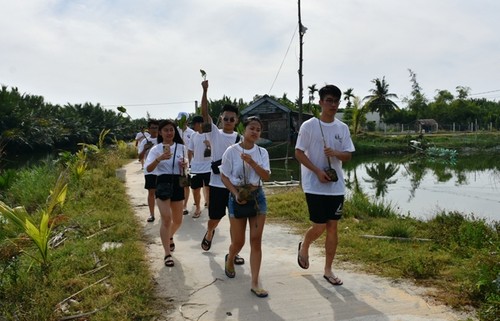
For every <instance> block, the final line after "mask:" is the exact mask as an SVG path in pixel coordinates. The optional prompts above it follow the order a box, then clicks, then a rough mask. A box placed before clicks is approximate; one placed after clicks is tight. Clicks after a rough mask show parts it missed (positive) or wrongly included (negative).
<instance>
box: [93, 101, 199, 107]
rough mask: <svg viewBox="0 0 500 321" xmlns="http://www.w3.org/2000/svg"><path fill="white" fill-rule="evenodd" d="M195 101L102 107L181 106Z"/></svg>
mask: <svg viewBox="0 0 500 321" xmlns="http://www.w3.org/2000/svg"><path fill="white" fill-rule="evenodd" d="M195 102H196V101H195V100H190V101H177V102H170V103H150V104H112V105H101V106H103V107H114V106H123V107H138V106H159V105H180V104H192V103H195Z"/></svg>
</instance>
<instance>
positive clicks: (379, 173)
mask: <svg viewBox="0 0 500 321" xmlns="http://www.w3.org/2000/svg"><path fill="white" fill-rule="evenodd" d="M365 168H366V173H367V174H368V176H370V177H371V179H363V180H364V181H365V182H367V183H371V184H372V187H373V188H374V189H375V196H376V197H379V196H382V197H384V196H385V194H386V193H387V188H388V186H389V184H394V183H396V181H397V180H396V179H391V178H392V177H394V175H396V173H397V172H398V170H399V165H395V164H392V163H383V162H379V163H377V164H376V165H370V166H365Z"/></svg>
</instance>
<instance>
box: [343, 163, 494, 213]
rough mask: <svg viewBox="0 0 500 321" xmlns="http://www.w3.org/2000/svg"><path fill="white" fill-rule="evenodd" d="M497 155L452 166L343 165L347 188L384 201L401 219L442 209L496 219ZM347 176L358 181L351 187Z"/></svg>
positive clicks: (442, 164)
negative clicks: (363, 191) (402, 215)
mask: <svg viewBox="0 0 500 321" xmlns="http://www.w3.org/2000/svg"><path fill="white" fill-rule="evenodd" d="M497 159H498V155H475V156H463V157H459V159H458V161H457V163H456V164H455V165H453V164H448V163H440V162H428V161H425V160H422V159H415V158H412V157H407V156H391V157H371V158H362V159H358V160H355V161H353V162H352V163H350V164H349V163H346V164H345V171H346V182H347V186H348V189H349V190H350V191H351V192H353V191H354V189H353V187H355V186H356V184H361V186H359V187H357V188H358V189H362V190H365V192H366V194H368V195H369V196H371V197H372V198H373V199H374V200H378V199H379V198H383V200H384V201H385V202H387V203H390V204H392V206H393V207H395V209H396V210H399V212H400V213H401V214H406V213H409V214H410V215H412V216H414V217H419V218H424V219H425V218H430V217H432V216H433V215H434V214H435V213H437V212H438V211H441V210H447V211H459V212H461V213H465V214H474V215H475V216H478V217H483V218H487V219H494V220H498V219H500V213H499V212H500V211H499V210H500V169H499V166H500V163H499V162H498V161H497ZM352 177H360V178H361V180H358V181H357V182H356V183H355V182H353V181H351V178H352Z"/></svg>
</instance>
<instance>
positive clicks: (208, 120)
mask: <svg viewBox="0 0 500 321" xmlns="http://www.w3.org/2000/svg"><path fill="white" fill-rule="evenodd" d="M201 87H202V88H203V94H202V96H201V115H202V116H203V121H205V123H212V117H210V114H209V113H208V98H207V91H208V80H204V81H202V83H201Z"/></svg>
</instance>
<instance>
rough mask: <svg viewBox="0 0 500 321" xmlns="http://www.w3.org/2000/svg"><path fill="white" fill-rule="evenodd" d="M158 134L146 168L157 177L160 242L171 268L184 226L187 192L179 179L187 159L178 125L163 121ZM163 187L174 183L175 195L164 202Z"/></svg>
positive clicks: (167, 263)
mask: <svg viewBox="0 0 500 321" xmlns="http://www.w3.org/2000/svg"><path fill="white" fill-rule="evenodd" d="M158 131H159V136H158V145H155V146H154V147H153V148H151V151H150V152H149V154H148V157H147V159H146V163H145V166H146V170H147V171H148V172H149V173H154V174H155V175H156V176H157V179H156V185H157V188H156V192H157V194H156V204H157V206H158V209H159V211H160V215H161V225H160V238H161V243H162V244H163V249H164V251H165V256H164V258H163V261H164V263H165V265H166V266H168V267H172V266H174V261H173V259H172V255H171V252H172V251H174V250H175V243H174V240H173V237H174V234H175V232H176V231H177V230H178V229H179V227H180V226H181V224H182V208H183V201H184V188H183V187H181V186H180V184H179V178H180V176H181V173H182V171H183V170H184V169H185V167H186V165H187V160H186V159H185V158H184V149H185V146H184V144H183V141H182V138H181V136H180V134H179V132H178V131H177V126H176V125H175V123H174V122H173V121H171V120H163V121H161V122H160V125H159V128H158ZM160 183H171V184H172V186H173V191H172V195H170V196H169V197H165V198H164V197H162V196H161V195H159V193H158V192H159V187H160V186H159V184H160Z"/></svg>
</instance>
